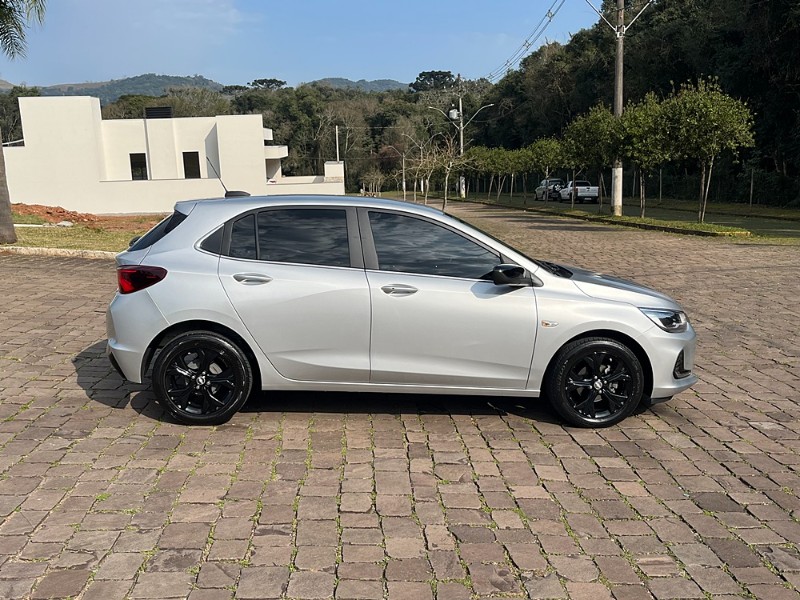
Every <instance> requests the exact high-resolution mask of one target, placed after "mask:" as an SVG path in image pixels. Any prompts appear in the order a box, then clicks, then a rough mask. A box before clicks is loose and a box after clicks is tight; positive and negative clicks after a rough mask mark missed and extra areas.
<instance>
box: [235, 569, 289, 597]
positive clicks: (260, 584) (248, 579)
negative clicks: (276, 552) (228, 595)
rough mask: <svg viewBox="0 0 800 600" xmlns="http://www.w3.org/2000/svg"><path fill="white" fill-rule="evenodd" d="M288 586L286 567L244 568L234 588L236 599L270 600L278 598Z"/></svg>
mask: <svg viewBox="0 0 800 600" xmlns="http://www.w3.org/2000/svg"><path fill="white" fill-rule="evenodd" d="M288 585H289V569H288V568H287V567H245V568H244V569H242V578H241V579H240V580H239V585H238V586H237V588H236V598H241V599H242V600H271V599H273V598H280V597H281V596H282V595H283V593H284V592H285V591H286V588H287V586H288Z"/></svg>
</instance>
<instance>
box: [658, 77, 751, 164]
mask: <svg viewBox="0 0 800 600" xmlns="http://www.w3.org/2000/svg"><path fill="white" fill-rule="evenodd" d="M663 110H664V118H665V120H666V122H667V131H666V132H665V135H666V137H667V138H668V139H671V140H672V141H673V151H674V153H675V156H676V157H677V158H689V159H695V160H698V161H700V162H701V163H706V164H709V163H710V162H711V161H713V160H714V158H716V157H717V156H719V155H720V154H721V153H722V152H724V151H726V150H729V151H731V152H733V153H737V152H738V151H739V149H741V148H743V147H749V146H752V145H753V116H752V113H751V112H750V109H749V108H748V107H747V105H746V104H745V103H744V102H742V101H741V100H738V99H736V98H733V97H731V96H729V95H727V94H725V93H724V92H723V91H722V89H721V88H720V85H719V83H718V82H717V81H715V80H713V79H709V80H704V79H700V80H699V81H698V82H697V83H696V84H694V83H691V82H690V83H684V84H682V85H681V86H680V89H679V90H678V91H677V92H676V93H674V94H672V95H671V96H670V97H669V98H668V99H667V100H666V102H665V103H664V107H663Z"/></svg>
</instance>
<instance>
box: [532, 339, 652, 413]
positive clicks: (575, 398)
mask: <svg viewBox="0 0 800 600" xmlns="http://www.w3.org/2000/svg"><path fill="white" fill-rule="evenodd" d="M545 385H546V392H547V395H548V397H549V398H550V402H551V403H552V405H553V407H554V408H555V409H556V411H557V412H558V413H559V414H560V415H561V416H562V417H563V418H564V419H565V420H567V421H569V422H570V423H571V424H573V425H578V426H580V427H606V426H609V425H613V424H615V423H619V422H620V421H622V420H623V419H624V418H625V417H627V416H628V415H630V414H631V413H632V412H633V411H634V410H635V409H636V407H637V406H638V405H639V402H640V401H641V399H642V394H643V387H644V373H643V371H642V365H641V363H640V362H639V359H638V358H637V357H636V355H635V354H634V353H633V352H631V350H630V349H629V348H628V347H627V346H625V345H624V344H621V343H619V342H617V341H616V340H612V339H609V338H599V337H598V338H584V339H580V340H576V341H574V342H571V343H570V344H567V345H566V346H564V348H562V349H561V352H559V354H558V356H557V357H556V362H555V363H554V367H553V370H552V373H551V376H550V378H549V380H548V381H547V382H546V384H545Z"/></svg>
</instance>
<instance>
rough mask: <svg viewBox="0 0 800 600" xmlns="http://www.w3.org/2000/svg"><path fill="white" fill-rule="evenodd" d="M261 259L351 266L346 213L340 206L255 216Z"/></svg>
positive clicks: (277, 211)
mask: <svg viewBox="0 0 800 600" xmlns="http://www.w3.org/2000/svg"><path fill="white" fill-rule="evenodd" d="M258 252H259V259H260V260H268V261H272V262H287V263H300V264H305V265H323V266H330V267H349V266H350V247H349V245H348V242H347V213H346V212H345V211H344V210H341V209H327V208H299V209H291V208H290V209H280V210H268V211H264V212H262V213H259V215H258Z"/></svg>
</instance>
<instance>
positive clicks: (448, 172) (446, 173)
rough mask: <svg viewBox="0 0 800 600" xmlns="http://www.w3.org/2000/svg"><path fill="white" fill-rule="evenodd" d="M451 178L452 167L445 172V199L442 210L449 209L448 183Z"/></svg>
mask: <svg viewBox="0 0 800 600" xmlns="http://www.w3.org/2000/svg"><path fill="white" fill-rule="evenodd" d="M449 180H450V169H447V170H446V171H445V172H444V201H443V202H442V212H444V211H446V210H447V185H448V182H449Z"/></svg>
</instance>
